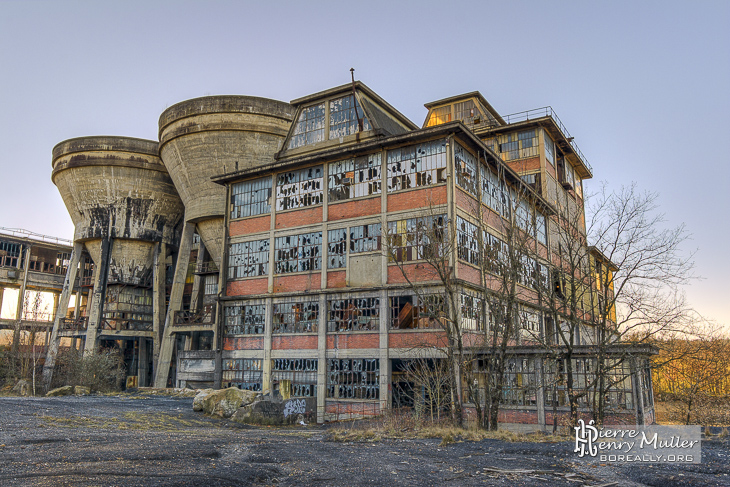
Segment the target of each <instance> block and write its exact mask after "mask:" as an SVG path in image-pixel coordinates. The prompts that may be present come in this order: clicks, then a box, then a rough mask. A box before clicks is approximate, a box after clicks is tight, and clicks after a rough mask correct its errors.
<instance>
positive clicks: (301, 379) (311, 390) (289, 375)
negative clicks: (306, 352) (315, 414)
mask: <svg viewBox="0 0 730 487" xmlns="http://www.w3.org/2000/svg"><path fill="white" fill-rule="evenodd" d="M271 365H272V367H271V383H272V386H273V387H272V388H273V390H274V393H276V392H278V393H279V395H280V396H281V398H282V399H283V400H285V401H286V400H287V399H289V398H290V397H317V365H318V360H317V359H316V358H298V359H288V358H279V359H273V360H272V361H271Z"/></svg>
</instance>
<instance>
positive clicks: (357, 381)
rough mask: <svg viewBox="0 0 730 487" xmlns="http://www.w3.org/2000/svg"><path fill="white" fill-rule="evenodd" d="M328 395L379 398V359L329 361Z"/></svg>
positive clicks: (345, 397) (341, 397)
mask: <svg viewBox="0 0 730 487" xmlns="http://www.w3.org/2000/svg"><path fill="white" fill-rule="evenodd" d="M327 397H329V398H334V399H379V398H380V360H379V359H376V358H375V359H331V360H328V361H327Z"/></svg>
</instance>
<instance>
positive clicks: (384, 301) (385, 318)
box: [378, 289, 391, 411]
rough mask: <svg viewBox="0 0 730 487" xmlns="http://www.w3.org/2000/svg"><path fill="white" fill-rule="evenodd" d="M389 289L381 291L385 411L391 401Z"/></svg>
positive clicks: (382, 368) (381, 351) (382, 403)
mask: <svg viewBox="0 0 730 487" xmlns="http://www.w3.org/2000/svg"><path fill="white" fill-rule="evenodd" d="M388 308H389V307H388V290H387V289H383V290H382V291H380V356H379V358H380V378H379V379H378V380H379V381H380V410H381V411H385V410H386V409H387V408H388V405H389V404H390V401H391V397H390V394H391V390H390V374H391V370H390V356H389V354H388V328H389V327H390V313H389V309H388Z"/></svg>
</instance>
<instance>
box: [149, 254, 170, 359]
mask: <svg viewBox="0 0 730 487" xmlns="http://www.w3.org/2000/svg"><path fill="white" fill-rule="evenodd" d="M166 277H167V244H165V243H164V242H160V243H158V244H157V246H156V247H155V252H154V257H153V268H152V370H157V361H158V359H159V357H160V340H161V339H162V331H163V328H164V326H165V324H164V322H163V319H164V316H165V284H166V282H165V279H166Z"/></svg>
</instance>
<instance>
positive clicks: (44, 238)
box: [0, 227, 73, 247]
mask: <svg viewBox="0 0 730 487" xmlns="http://www.w3.org/2000/svg"><path fill="white" fill-rule="evenodd" d="M0 232H2V233H4V234H6V235H9V236H12V237H21V238H29V239H31V240H38V241H39V242H46V243H55V244H60V245H67V246H69V247H70V246H72V245H73V242H72V241H71V240H68V239H65V238H58V237H52V236H50V235H43V234H41V233H35V232H31V231H29V230H24V229H22V228H6V227H0Z"/></svg>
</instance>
